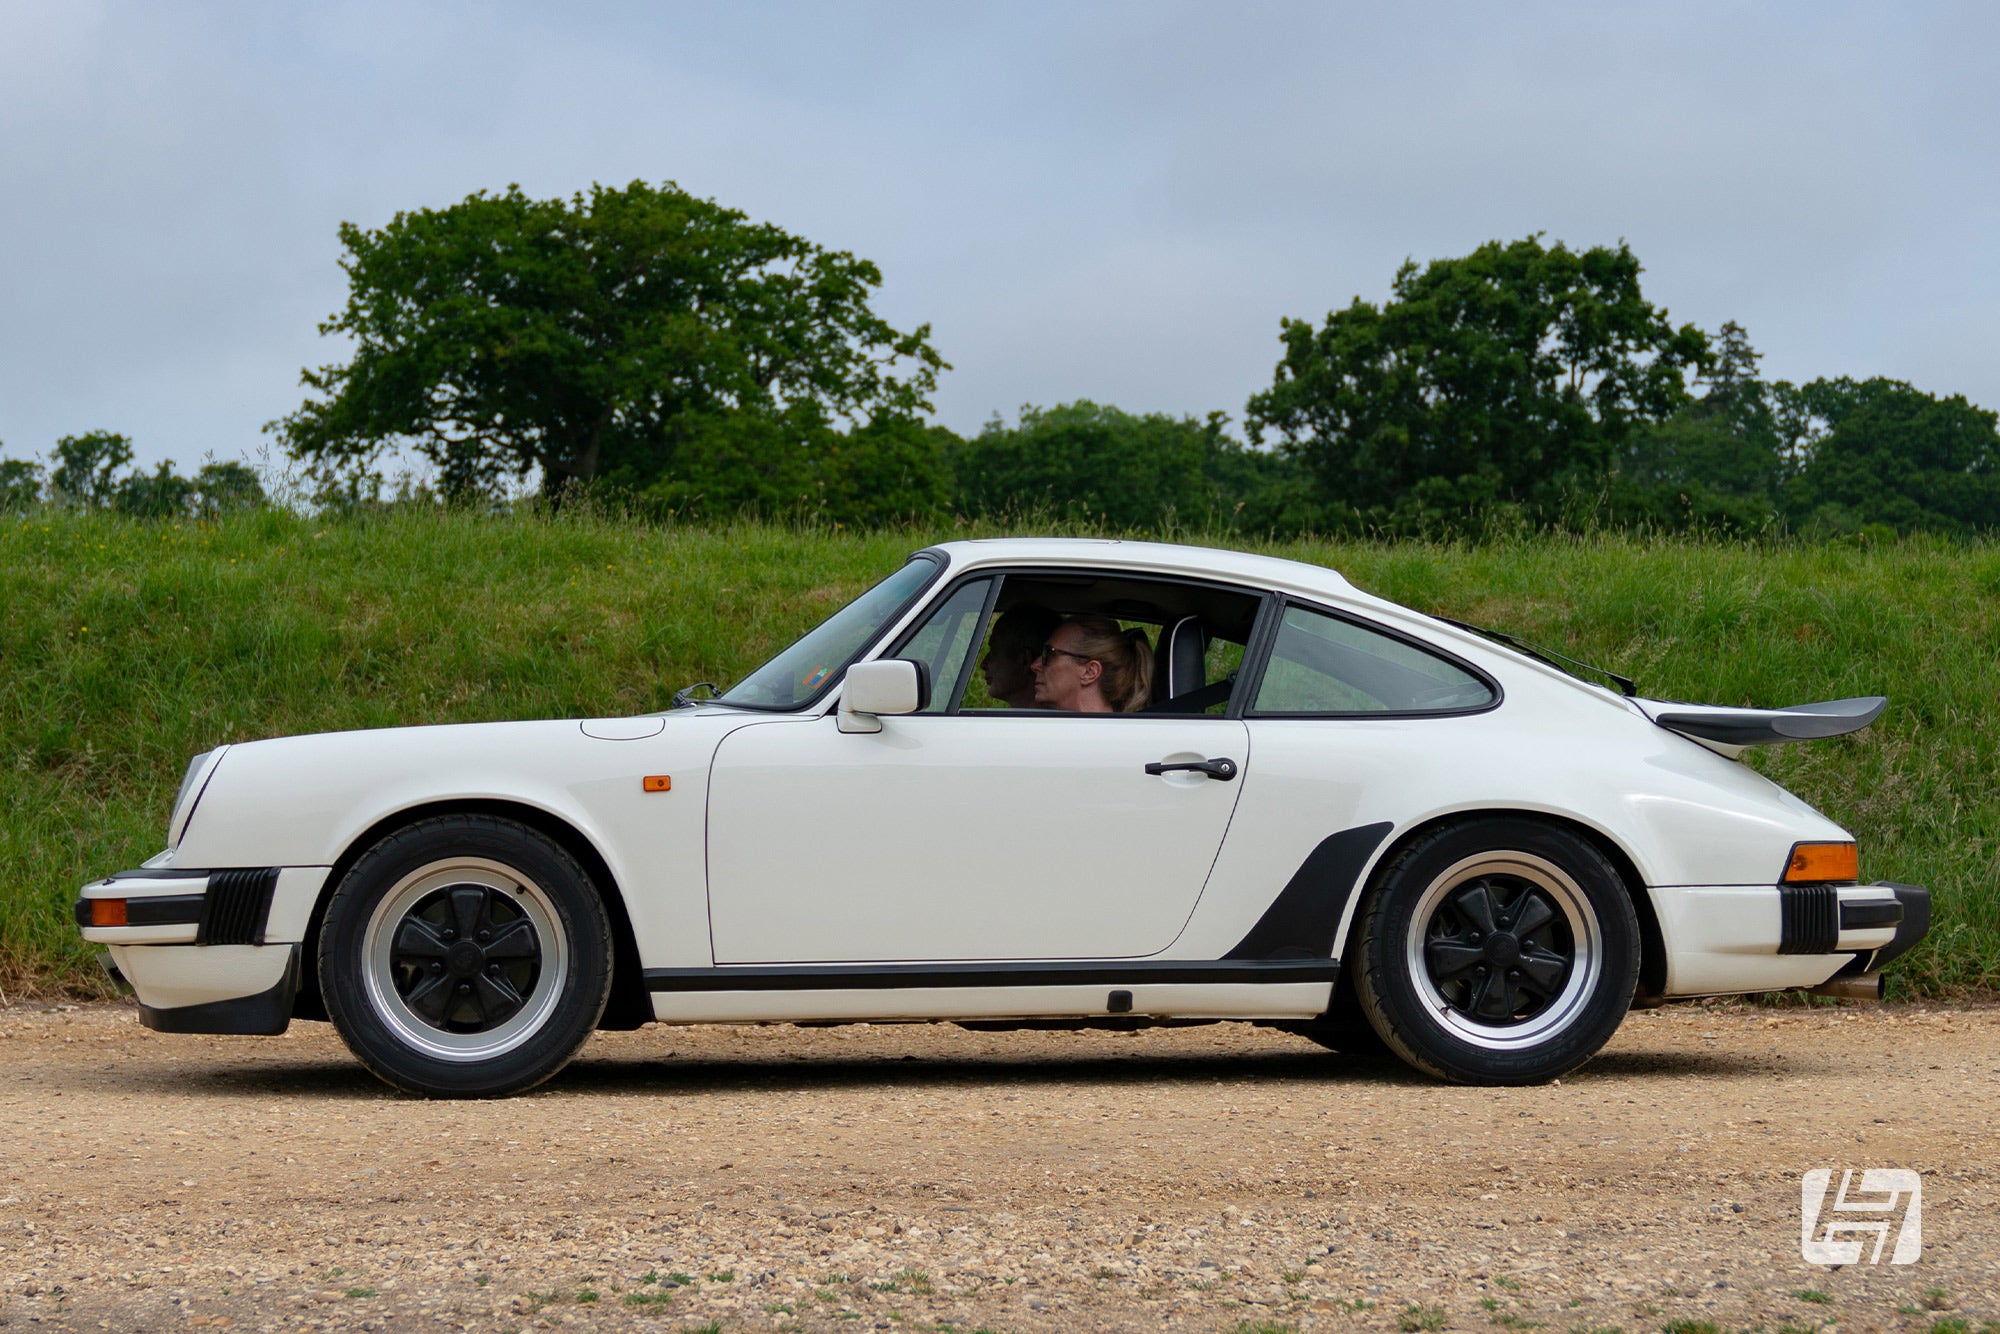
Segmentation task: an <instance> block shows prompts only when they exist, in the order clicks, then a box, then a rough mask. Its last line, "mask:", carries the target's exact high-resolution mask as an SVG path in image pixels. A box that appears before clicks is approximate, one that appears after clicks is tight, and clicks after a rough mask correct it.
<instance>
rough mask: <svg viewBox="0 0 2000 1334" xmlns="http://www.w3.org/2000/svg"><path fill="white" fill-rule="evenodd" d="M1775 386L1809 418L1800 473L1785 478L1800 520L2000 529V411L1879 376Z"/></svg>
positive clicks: (1836, 526) (1792, 410)
mask: <svg viewBox="0 0 2000 1334" xmlns="http://www.w3.org/2000/svg"><path fill="white" fill-rule="evenodd" d="M1773 388H1774V390H1775V391H1776V393H1777V395H1778V397H1779V398H1780V400H1781V402H1783V403H1784V404H1785V406H1786V408H1787V409H1788V412H1789V415H1790V416H1791V417H1792V418H1793V419H1795V420H1798V421H1800V422H1801V423H1802V425H1801V427H1800V428H1799V435H1800V441H1799V444H1798V446H1797V450H1798V455H1799V459H1800V461H1799V464H1798V469H1797V473H1796V475H1795V476H1793V477H1792V478H1791V479H1790V480H1789V482H1788V483H1787V486H1786V500H1787V502H1788V507H1789V509H1790V511H1791V514H1792V516H1793V518H1794V520H1795V521H1796V522H1798V523H1800V524H1802V525H1805V526H1808V527H1820V528H1827V529H1832V530H1835V531H1840V530H1847V529H1853V528H1856V527H1859V526H1862V525H1866V524H1872V523H1879V524H1886V525H1888V526H1889V527H1892V528H1895V529H1898V530H1900V531H1904V532H1908V531H1911V530H1913V529H1924V530H1928V531H1932V532H1944V533H1956V534H1969V533H1974V532H1981V531H1985V532H1991V531H1995V530H2000V429H1996V428H2000V415H1996V414H1995V413H1993V412H1992V411H1990V410H1988V409H1985V408H1980V407H1976V406H1974V405H1973V404H1971V403H1969V402H1967V401H1966V399H1965V398H1964V397H1962V396H1959V395H1954V396H1952V397H1951V398H1937V397H1935V396H1933V395H1930V394H1926V393H1924V392H1922V391H1921V390H1918V389H1915V388H1912V387H1911V386H1910V385H1907V384H1905V383H1903V382H1902V381H1900V380H1888V379H1882V378H1879V377H1878V378H1875V379H1869V380H1852V379H1849V378H1847V377H1845V376H1842V377H1841V378H1839V379H1834V380H1814V381H1813V382H1811V383H1810V384H1806V385H1801V386H1799V387H1798V388H1796V389H1794V388H1793V387H1792V386H1790V385H1787V384H1783V383H1780V384H1778V385H1775V386H1773Z"/></svg>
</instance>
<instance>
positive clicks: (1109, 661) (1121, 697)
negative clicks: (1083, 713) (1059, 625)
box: [1063, 616, 1153, 713]
mask: <svg viewBox="0 0 2000 1334" xmlns="http://www.w3.org/2000/svg"><path fill="white" fill-rule="evenodd" d="M1063 624H1065V625H1072V626H1075V627H1076V630H1077V637H1076V652H1077V653H1079V654H1081V655H1082V656H1084V657H1086V658H1091V659H1094V660H1095V661H1096V662H1098V663H1100V664H1101V665H1102V666H1103V668H1104V675H1103V677H1101V678H1100V679H1101V681H1102V684H1101V685H1100V686H1099V687H1098V689H1099V690H1100V691H1102V693H1103V695H1104V700H1105V703H1107V704H1109V705H1110V706H1111V708H1112V711H1113V712H1114V713H1137V712H1138V711H1139V710H1141V709H1143V708H1145V707H1146V706H1147V705H1148V704H1151V703H1152V702H1153V646H1152V644H1151V643H1150V642H1148V641H1147V639H1146V632H1145V631H1144V630H1141V629H1139V628H1137V627H1136V626H1135V627H1134V628H1132V629H1130V630H1121V629H1119V628H1118V622H1116V621H1114V620H1112V619H1111V618H1110V617H1109V616H1072V617H1071V618H1070V619H1069V620H1067V621H1065V622H1063Z"/></svg>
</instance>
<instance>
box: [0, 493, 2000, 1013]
mask: <svg viewBox="0 0 2000 1334" xmlns="http://www.w3.org/2000/svg"><path fill="white" fill-rule="evenodd" d="M992 531H997V530H992V529H985V528H974V529H958V530H949V531H948V530H946V529H944V528H942V527H940V528H938V529H937V530H935V531H909V532H887V533H846V532H839V533H836V532H830V531H824V530H814V529H797V528H786V527H780V526H774V525H755V524H738V525H730V526H722V527H716V528H707V529H682V528H671V527H667V528H662V527H657V526H647V525H640V524H635V523H628V522H623V521H619V520H616V519H613V518H607V517H604V516H599V515H592V514H570V515H565V516H562V517H559V518H545V517H515V518H492V517H481V516H477V515H470V514H441V513H427V512H411V511H401V512H398V511H390V512H386V513H380V514H372V515H362V516H359V517H350V518H340V519H323V520H315V519H310V518H306V517H301V516H298V515H295V514H292V513H289V512H287V511H283V510H270V511H263V512H255V513H250V514H246V515H242V516H238V517H233V518H230V519H227V520H225V521H223V522H221V523H219V524H215V525H206V526H197V525H192V524H182V525H179V526H175V525H171V524H157V523H145V522H139V521H134V520H129V519H122V518H119V517H116V516H112V515H105V514H72V513H65V512H61V511H43V512H37V513H35V514H31V515H29V516H27V517H26V518H15V517H9V518H4V519H0V989H4V990H5V992H6V993H7V994H8V995H9V996H10V997H18V996H19V995H21V994H22V993H23V992H39V993H43V994H58V993H68V994H72V995H92V994H103V992H104V990H105V986H106V984H105V982H104V980H103V979H102V977H101V976H100V975H99V973H98V971H97V969H96V966H95V961H94V956H95V953H96V952H95V951H94V950H93V949H90V948H87V947H85V946H84V945H83V943H82V942H81V941H80V940H79V939H78V938H77V933H76V930H75V927H74V925H73V924H72V923H71V921H70V917H69V906H70V903H71V901H72V900H73V898H74V896H75V891H76V888H77V886H78V885H79V884H80V883H82V882H83V881H84V880H85V879H87V878H89V877H91V876H94V875H100V874H103V873H106V872H108V871H113V870H119V869H123V868H125V867H129V866H134V865H137V864H138V862H140V861H141V860H143V859H144V858H146V857H148V856H150V855H151V854H152V853H154V852H156V851H158V849H159V847H160V845H161V840H162V835H163V831H164V827H165V823H166V817H167V806H168V803H169V802H170V801H171V799H172V797H173V792H174V788H175V786H176V785H177V784H178V782H179V778H180V773H181V769H182V766H183V765H184V764H185V763H186V761H187V758H188V756H190V755H192V754H194V753H195V752H197V751H200V750H205V749H207V748H209V747H210V746H213V745H214V744H216V743H217V742H221V741H242V740H249V739H253V738H256V737H264V736H274V735H281V734H285V733H293V732H307V731H327V730H336V729H342V728H358V727H384V726H393V725H398V724H406V723H434V722H473V721H484V720H490V719H499V718H532V717H562V716H587V715H606V714H624V713H635V712H643V711H646V710H652V709H661V708H665V707H666V706H667V704H668V702H669V700H670V698H671V696H672V693H673V691H674V690H675V689H676V688H677V687H680V686H683V685H687V684H689V683H691V682H694V681H699V680H711V681H717V682H723V683H727V682H728V681H730V680H732V679H734V678H735V677H737V676H740V675H741V674H743V673H744V672H745V671H747V670H748V669H749V668H751V667H753V666H755V665H756V664H757V663H758V662H759V661H761V660H762V659H763V658H764V657H765V656H766V655H768V654H769V653H770V652H771V651H773V650H774V649H776V648H778V647H780V646H781V645H782V644H783V643H785V642H786V641H787V640H789V639H790V638H791V637H792V636H794V635H795V634H797V633H798V632H799V631H801V630H803V629H804V628H805V627H807V626H809V625H810V624H812V623H813V622H815V621H817V620H818V619H820V618H821V617H822V616H824V615H826V614H827V613H828V612H830V611H832V610H833V609H834V608H836V607H837V606H839V605H840V604H841V603H842V602H843V601H845V600H846V599H847V598H848V597H850V596H852V595H853V594H854V593H856V592H858V591H859V590H860V589H861V588H863V587H865V586H866V585H867V584H869V583H871V582H873V581H874V580H875V579H877V578H879V577H880V576H881V575H882V574H884V573H886V572H887V571H888V570H889V569H891V568H893V567H894V566H895V565H896V564H897V563H898V562H899V561H900V560H901V558H902V557H903V556H904V555H905V554H906V553H907V552H908V551H910V550H912V549H914V548H916V547H918V546H921V545H924V544H925V543H927V542H930V541H934V540H938V539H941V538H945V537H950V536H966V535H986V534H988V533H990V532H992ZM1194 540H1200V539H1199V538H1196V539H1194ZM1228 544H1229V545H1236V546H1254V545H1255V544H1253V543H1246V542H1237V541H1234V540H1231V541H1230V542H1229V543H1228ZM1264 549H1266V550H1270V551H1271V552H1272V553H1273V554H1277V555H1284V556H1290V557H1293V558H1296V559H1302V560H1308V561H1312V562H1315V563H1319V564H1326V565H1331V566H1334V567H1336V568H1338V569H1340V570H1342V571H1343V572H1345V573H1346V574H1347V576H1348V577H1349V578H1350V579H1351V580H1353V581H1354V582H1355V583H1356V584H1357V585H1359V586H1360V587H1362V588H1364V589H1367V590H1369V591H1371V592H1376V593H1380V594H1382V595H1384V596H1386V597H1390V598H1394V599H1396V600H1398V601H1402V602H1407V603H1409V604H1411V605H1413V606H1416V607H1419V608H1421V609H1423V610H1427V611H1434V612H1440V613H1443V614H1447V615H1452V616H1456V617H1460V618H1463V619H1467V620H1472V621H1476V622H1479V623H1483V624H1489V625H1495V626H1498V627H1500V628H1504V629H1507V630H1510V631H1512V632H1514V633H1516V634H1518V635H1520V636H1521V637H1523V638H1526V639H1529V640H1532V641H1536V642H1539V643H1543V644H1546V645H1548V646H1549V647H1553V648H1556V649H1559V650H1560V651H1562V652H1565V653H1568V654H1571V655H1573V656H1576V657H1579V658H1583V659H1585V660H1588V661H1594V662H1598V663H1601V664H1603V665H1605V666H1607V667H1611V668H1614V669H1616V670H1619V671H1623V672H1625V673H1626V674H1628V675H1631V676H1634V677H1636V678H1637V679H1638V680H1639V682H1640V685H1641V688H1642V690H1643V691H1644V692H1645V693H1647V694H1651V695H1657V696H1663V697H1669V698H1681V699H1696V700H1704V701H1711V702H1716V703H1752V702H1755V703H1763V704H1789V703H1797V702H1801V701H1805V700H1813V699H1828V698H1835V697H1838V696H1843V695H1854V694H1868V693H1886V694H1888V695H1889V696H1890V697H1891V704H1890V710H1889V712H1888V714H1887V715H1886V716H1885V717H1884V718H1883V719H1882V721H1881V722H1879V723H1877V724H1876V725H1875V726H1874V727H1873V728H1871V729H1870V730H1869V731H1868V732H1867V733H1865V734H1863V735H1861V736H1859V737H1855V738H1845V739H1841V740H1837V741H1831V742H1818V743H1809V744H1802V745H1797V746H1787V747H1779V748H1774V749H1770V750H1766V751H1762V752H1754V753H1753V754H1754V760H1753V762H1754V763H1755V764H1756V765H1757V767H1758V768H1760V769H1762V770H1763V771H1764V772H1766V773H1768V774H1770V775H1771V776H1772V777H1773V778H1775V779H1777V780H1778V781H1779V782H1782V783H1784V784H1785V785H1786V786H1787V787H1790V788H1791V789H1792V790H1793V791H1795V792H1797V793H1798V794H1799V795H1800V796H1802V797H1804V798H1805V799H1806V800H1807V801H1810V802H1811V803H1813V804H1814V805H1815V806H1818V807H1819V808H1820V809H1822V810H1824V811H1825V812H1826V813H1827V814H1829V815H1830V816H1832V817H1833V818H1834V819H1836V820H1838V821H1840V822H1841V823H1843V824H1845V825H1847V826H1848V827H1849V828H1851V829H1853V830H1854V831H1855V833H1856V834H1857V836H1858V837H1859V838H1860V840H1861V847H1862V861H1863V872H1864V874H1866V875H1868V876H1870V877H1871V878H1883V879H1891V880H1906V881H1912V882H1915V883H1918V884H1926V885H1929V886H1930V887H1931V888H1932V890H1933V892H1934V893H1935V894H1936V895H1937V912H1936V917H1935V919H1934V922H1933V927H1932V932H1931V936H1930V939H1929V940H1928V941H1926V942H1925V944H1924V945H1923V946H1921V947H1919V949H1918V950H1917V951H1916V952H1915V953H1914V954H1913V955H1912V956H1910V957H1909V958H1908V959H1906V960H1904V961H1903V962H1902V963H1901V964H1899V965H1898V966H1897V968H1896V969H1895V971H1894V972H1893V973H1892V986H1893V989H1894V993H1895V994H1898V995H1904V996H1908V995H1932V996H1936V995H1955V994H1973V993H1983V994H1990V993H1992V992H1993V991H1994V990H1996V989H2000V792H1996V790H1995V785H1994V784H1993V782H1992V781H1991V778H1992V775H1993V774H1994V773H1996V772H2000V727H1996V726H1995V724H1994V715H1995V713H1996V711H2000V655H1996V653H1995V651H1994V649H1993V645H1995V644H1996V643H2000V546H1996V545H1994V544H1991V543H1983V544H1974V545H1954V544H1951V543H1947V542H1942V541H1935V540H1928V539H1922V540H1919V539H1912V540H1909V541H1905V542H1897V543H1888V544H1880V545H1807V544H1791V545H1778V546H1770V547H1753V546H1744V545H1732V544H1726V543H1718V542H1709V541H1700V540H1689V539H1675V540H1664V539H1663V540H1651V539H1636V538H1622V537H1592V538H1568V537H1556V538H1537V539H1517V540H1508V541H1503V542H1499V543H1495V544H1491V545H1486V546H1478V547H1473V546H1465V545H1444V546H1439V545H1424V544H1396V545H1383V544H1369V543H1342V544H1328V543H1317V542H1288V543H1282V544H1277V545H1273V546H1269V547H1266V548H1264Z"/></svg>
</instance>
